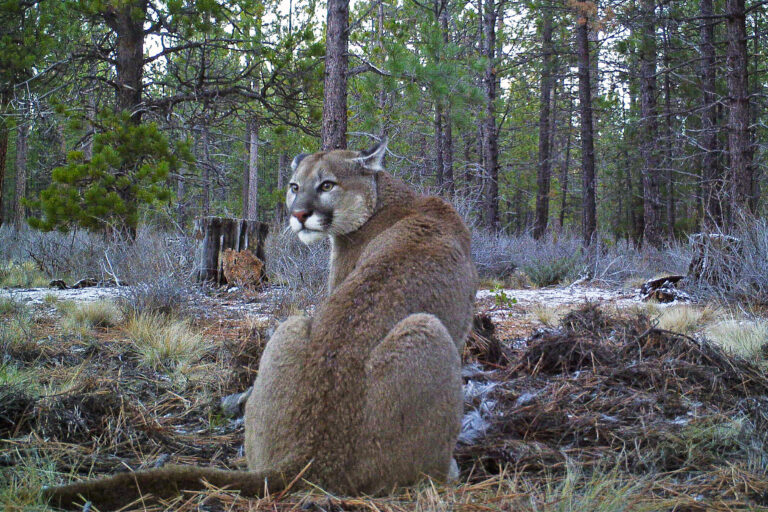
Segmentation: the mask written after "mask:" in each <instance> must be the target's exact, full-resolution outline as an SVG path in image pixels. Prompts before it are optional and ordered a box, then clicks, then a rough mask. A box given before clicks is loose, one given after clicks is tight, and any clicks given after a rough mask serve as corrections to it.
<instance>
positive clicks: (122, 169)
mask: <svg viewBox="0 0 768 512" xmlns="http://www.w3.org/2000/svg"><path fill="white" fill-rule="evenodd" d="M102 125H103V128H104V131H103V132H101V133H99V134H97V135H96V136H95V137H94V147H93V158H91V160H85V159H84V157H83V153H82V152H81V151H72V152H70V153H69V155H68V157H67V163H66V165H64V166H62V167H57V168H56V169H54V170H53V174H52V178H53V183H51V185H50V186H49V187H48V188H46V189H45V190H43V191H42V192H41V193H40V198H39V200H37V201H32V202H30V206H31V207H32V208H33V209H35V210H37V211H38V212H39V215H38V216H37V217H32V218H30V219H29V224H30V225H31V226H32V227H33V228H36V229H41V230H43V231H52V230H54V229H56V230H59V231H68V230H69V229H71V228H74V227H83V228H86V229H89V230H92V231H118V232H120V233H127V234H130V233H135V231H136V228H137V226H138V222H139V214H140V210H141V208H142V207H148V206H155V205H159V204H164V203H166V204H167V203H168V202H169V201H170V192H169V190H168V188H167V186H166V179H167V177H168V174H169V173H170V172H171V171H174V170H176V169H178V168H179V165H180V164H181V162H182V161H185V160H190V158H189V149H188V147H187V144H186V143H182V144H178V145H177V147H176V148H174V147H172V146H171V144H170V143H169V142H168V139H167V137H166V136H165V135H163V134H162V133H161V132H160V130H159V129H158V127H157V125H156V124H155V123H147V124H135V123H132V122H131V120H130V115H129V114H128V113H122V114H120V115H114V114H107V115H103V116H102Z"/></svg>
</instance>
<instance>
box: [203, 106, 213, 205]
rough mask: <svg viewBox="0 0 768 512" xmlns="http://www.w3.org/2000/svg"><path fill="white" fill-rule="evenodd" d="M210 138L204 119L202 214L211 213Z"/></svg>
mask: <svg viewBox="0 0 768 512" xmlns="http://www.w3.org/2000/svg"><path fill="white" fill-rule="evenodd" d="M209 139H210V137H209V133H208V119H207V118H206V119H205V124H204V125H203V140H202V142H203V158H204V160H205V161H204V162H203V213H205V215H208V214H209V213H211V152H210V148H209V145H210V140H209Z"/></svg>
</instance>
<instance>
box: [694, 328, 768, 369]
mask: <svg viewBox="0 0 768 512" xmlns="http://www.w3.org/2000/svg"><path fill="white" fill-rule="evenodd" d="M706 334H707V337H708V338H710V339H711V340H712V341H714V342H715V343H717V344H718V345H720V346H721V347H723V348H724V349H726V350H728V351H729V352H732V353H734V354H738V355H741V356H743V357H746V358H748V359H751V360H761V359H767V358H768V320H737V319H733V318H732V319H728V320H723V321H721V322H717V323H715V324H713V325H710V326H709V327H708V328H707V330H706Z"/></svg>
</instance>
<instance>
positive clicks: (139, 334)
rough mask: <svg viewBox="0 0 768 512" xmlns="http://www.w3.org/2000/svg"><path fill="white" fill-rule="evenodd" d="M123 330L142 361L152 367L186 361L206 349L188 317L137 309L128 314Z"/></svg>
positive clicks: (199, 354)
mask: <svg viewBox="0 0 768 512" xmlns="http://www.w3.org/2000/svg"><path fill="white" fill-rule="evenodd" d="M125 330H126V332H127V333H128V337H129V338H130V341H131V343H133V345H134V347H135V349H136V352H137V353H138V354H139V356H140V357H141V360H142V363H143V364H145V365H146V366H149V367H151V368H153V369H155V370H157V369H160V368H163V367H165V368H168V369H175V368H177V367H179V366H181V365H185V364H188V363H190V362H191V361H193V360H195V359H197V358H199V357H200V356H201V355H202V354H203V352H204V351H205V349H206V344H205V342H204V339H203V336H202V335H201V334H200V333H198V332H197V331H195V329H194V328H193V327H192V325H191V324H190V323H189V321H188V320H175V319H172V318H169V317H166V316H164V315H159V314H152V313H140V314H138V315H135V316H133V317H131V319H130V320H129V321H128V324H127V325H126V327H125Z"/></svg>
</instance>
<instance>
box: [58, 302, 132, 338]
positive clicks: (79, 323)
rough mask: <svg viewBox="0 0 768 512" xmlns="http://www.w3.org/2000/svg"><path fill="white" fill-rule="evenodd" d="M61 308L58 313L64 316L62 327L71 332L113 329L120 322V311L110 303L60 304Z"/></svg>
mask: <svg viewBox="0 0 768 512" xmlns="http://www.w3.org/2000/svg"><path fill="white" fill-rule="evenodd" d="M65 304H66V305H65ZM61 306H62V307H61V308H60V311H61V312H62V313H63V314H64V323H63V326H64V328H65V329H67V330H71V331H77V330H87V329H92V328H94V327H114V326H115V325H117V324H119V323H120V321H121V320H122V315H121V314H120V310H119V309H118V308H117V306H116V305H115V304H114V303H113V302H110V301H96V302H85V303H82V304H69V303H62V304H61Z"/></svg>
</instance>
